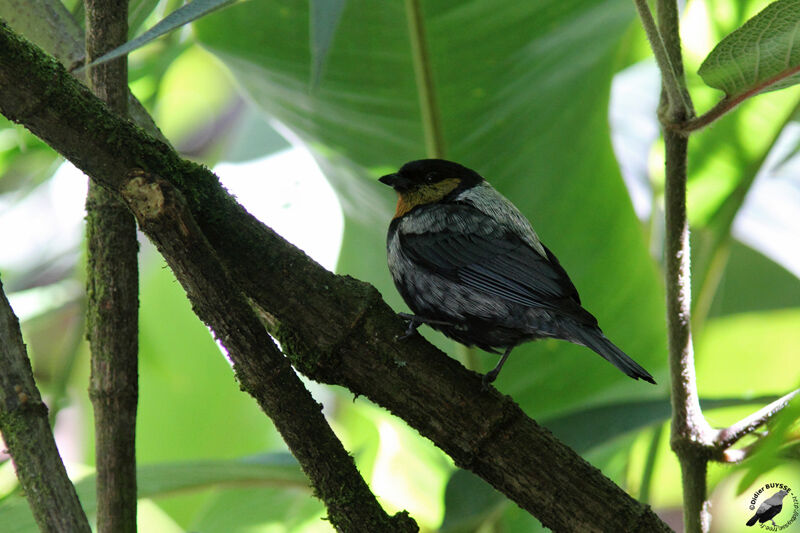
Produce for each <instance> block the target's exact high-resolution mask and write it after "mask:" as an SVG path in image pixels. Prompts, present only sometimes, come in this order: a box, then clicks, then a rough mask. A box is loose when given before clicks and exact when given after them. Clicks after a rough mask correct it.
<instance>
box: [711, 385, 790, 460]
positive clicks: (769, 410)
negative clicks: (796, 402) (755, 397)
mask: <svg viewBox="0 0 800 533" xmlns="http://www.w3.org/2000/svg"><path fill="white" fill-rule="evenodd" d="M798 394H800V389H796V390H793V391H792V392H790V393H789V394H786V395H785V396H782V397H781V398H778V399H777V400H775V401H774V402H772V403H770V404H768V405H765V406H764V407H762V408H761V409H759V410H758V411H756V412H755V413H753V414H751V415H749V416H747V417H745V418H743V419H741V420H739V421H738V422H736V423H735V424H733V425H731V426H728V427H727V428H725V429H722V430H719V432H717V436H716V438H715V439H714V447H715V448H716V451H717V454H720V455H721V454H722V453H724V452H725V451H726V450H727V449H728V448H730V447H731V446H733V445H734V444H736V442H737V441H739V439H741V438H742V437H744V436H745V435H749V434H750V433H752V432H753V431H755V430H756V429H757V428H758V427H760V426H763V425H764V424H766V423H767V422H769V421H770V420H771V419H772V417H774V416H775V415H777V414H778V413H779V412H781V411H782V410H783V408H784V407H786V406H787V405H789V402H791V401H792V399H793V398H794V397H795V396H797V395H798Z"/></svg>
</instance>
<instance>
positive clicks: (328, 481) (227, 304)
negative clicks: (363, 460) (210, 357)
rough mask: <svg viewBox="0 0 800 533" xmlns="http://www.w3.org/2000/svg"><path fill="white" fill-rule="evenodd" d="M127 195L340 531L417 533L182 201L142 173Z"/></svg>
mask: <svg viewBox="0 0 800 533" xmlns="http://www.w3.org/2000/svg"><path fill="white" fill-rule="evenodd" d="M122 195H123V197H124V198H125V200H126V201H127V203H128V205H129V206H130V208H131V210H132V211H133V212H134V213H135V214H136V218H137V220H138V221H139V226H140V227H141V228H142V230H143V231H144V232H145V233H147V236H148V237H149V238H150V239H151V240H152V241H153V242H154V243H155V245H156V246H157V247H158V250H159V251H160V252H161V254H162V255H163V256H164V258H165V259H166V261H167V263H168V264H169V266H170V268H171V269H172V271H173V272H174V273H175V276H176V277H177V278H178V280H179V281H180V283H181V285H182V286H183V288H184V289H185V290H186V294H187V295H188V297H189V300H190V301H191V302H192V307H193V309H194V312H195V313H196V314H197V316H198V317H200V319H201V320H203V322H205V323H206V324H207V325H208V326H209V327H210V328H211V329H212V330H213V331H214V333H215V335H216V337H217V339H219V341H220V342H221V343H222V344H223V346H225V348H226V349H227V351H228V357H230V359H231V361H233V363H234V371H235V373H236V377H237V378H238V380H239V383H240V384H241V386H242V388H243V389H244V390H246V391H247V392H248V393H250V394H251V395H252V396H253V397H254V398H255V399H256V401H257V402H258V404H259V405H260V406H261V408H262V409H263V410H264V412H265V413H266V414H267V415H268V416H269V417H270V418H271V419H272V421H273V422H274V423H275V427H276V428H277V429H278V431H279V432H280V434H281V436H282V437H283V439H284V440H285V441H286V444H287V445H288V446H289V449H290V450H291V452H292V454H293V455H294V456H295V457H296V458H297V460H298V461H299V462H300V465H301V466H302V468H303V471H304V472H305V473H306V475H307V476H308V477H309V479H310V480H311V483H312V485H313V487H314V491H315V494H316V495H317V497H319V498H320V499H321V500H322V501H323V502H324V503H325V505H326V507H327V508H328V518H329V520H330V521H331V524H332V525H333V526H334V527H335V528H336V529H337V531H343V532H359V531H387V532H394V531H397V532H406V531H418V528H417V526H416V524H415V522H414V520H412V519H411V518H409V516H408V515H407V514H406V513H400V514H398V515H395V516H394V517H390V516H388V515H387V514H386V513H385V512H384V511H383V509H382V508H381V506H380V505H379V504H378V502H377V500H376V499H375V496H374V495H373V494H372V492H370V489H369V487H368V486H367V484H366V482H365V481H364V479H363V478H362V477H361V476H360V474H359V473H358V470H356V466H355V464H354V462H353V458H352V457H350V455H348V453H347V451H346V450H345V449H344V447H343V446H342V443H341V442H340V441H339V439H338V438H337V437H336V435H335V434H334V433H333V430H332V429H331V428H330V426H329V425H328V423H327V422H326V420H325V417H324V416H323V415H322V406H321V405H319V404H318V403H317V402H316V401H314V399H313V398H312V397H311V394H310V393H309V392H308V390H307V389H306V388H305V386H304V385H303V383H302V382H301V381H300V378H298V377H297V374H295V372H294V370H293V369H292V367H291V365H290V364H289V361H288V360H287V359H286V358H285V357H284V356H283V354H282V353H281V352H280V351H279V350H278V348H277V347H276V346H275V343H274V342H273V341H272V339H270V337H269V334H268V333H267V331H266V330H265V329H264V327H263V325H262V324H261V322H260V321H259V319H258V318H257V316H256V314H255V312H254V310H253V308H252V307H251V306H250V304H249V303H248V301H247V299H246V298H245V296H244V295H243V294H242V293H241V291H240V289H239V288H238V287H237V286H236V285H235V284H234V282H233V281H232V280H231V278H230V276H229V274H228V272H227V270H226V269H225V268H224V267H223V266H222V264H221V263H220V261H219V259H218V258H217V254H216V252H215V251H214V249H213V248H212V247H211V245H210V244H209V243H208V241H207V240H206V238H205V236H204V235H203V233H202V231H201V230H200V228H199V227H198V226H197V223H196V222H195V220H194V217H193V216H192V214H191V213H190V212H189V210H188V208H187V207H186V203H185V201H184V200H183V197H182V195H181V194H180V193H179V192H177V191H176V190H175V188H174V187H173V186H172V185H170V184H169V183H168V182H166V181H164V180H162V179H158V178H157V177H155V176H153V175H150V174H147V173H145V172H143V171H134V172H132V173H131V175H130V180H128V181H127V182H126V183H125V184H124V185H123V189H122Z"/></svg>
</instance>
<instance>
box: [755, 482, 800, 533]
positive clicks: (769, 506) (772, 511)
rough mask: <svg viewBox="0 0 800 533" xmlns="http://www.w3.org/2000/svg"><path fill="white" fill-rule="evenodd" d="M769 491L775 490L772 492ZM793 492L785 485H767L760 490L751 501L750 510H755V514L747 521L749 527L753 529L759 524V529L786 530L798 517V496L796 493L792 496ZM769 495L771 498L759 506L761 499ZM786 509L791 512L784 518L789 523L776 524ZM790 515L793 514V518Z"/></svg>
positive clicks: (787, 512)
mask: <svg viewBox="0 0 800 533" xmlns="http://www.w3.org/2000/svg"><path fill="white" fill-rule="evenodd" d="M769 489H773V490H772V491H771V490H769ZM774 489H778V490H774ZM791 492H792V489H791V488H789V487H788V486H787V485H785V484H783V483H767V484H766V485H764V486H763V487H761V488H759V489H758V490H757V491H756V492H755V493H754V494H753V497H752V499H751V500H750V510H751V511H752V510H755V513H754V514H753V516H751V517H750V519H749V520H748V521H747V523H746V524H747V526H749V527H752V526H754V525H756V524H759V527H761V528H766V529H768V530H770V531H780V530H783V529H786V528H787V527H788V526H789V524H791V523H792V522H794V521H795V520H796V519H797V516H798V502H797V496H796V495H795V494H794V493H792V494H790V493H791ZM767 494H770V496H769V498H766V499H765V500H763V501H762V502H761V503H760V504H759V503H758V500H759V498H762V497H763V496H766V495H767ZM787 496H788V498H787ZM756 505H758V508H756ZM784 507H788V509H789V510H788V511H785V512H784V515H785V516H783V517H782V518H784V519H787V520H788V521H787V522H786V523H784V524H779V523H776V522H775V517H777V516H778V515H779V514H780V513H781V511H783V510H784ZM789 513H791V517H790V516H789Z"/></svg>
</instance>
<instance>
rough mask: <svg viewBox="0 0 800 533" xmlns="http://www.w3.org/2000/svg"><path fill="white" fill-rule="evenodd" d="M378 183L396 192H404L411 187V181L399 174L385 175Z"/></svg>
mask: <svg viewBox="0 0 800 533" xmlns="http://www.w3.org/2000/svg"><path fill="white" fill-rule="evenodd" d="M378 181H380V182H381V183H383V184H385V185H388V186H389V187H392V188H393V189H394V190H396V191H406V190H408V188H409V187H410V186H411V181H410V180H409V179H408V178H405V177H403V176H401V175H400V174H387V175H385V176H383V177H382V178H380V179H379V180H378Z"/></svg>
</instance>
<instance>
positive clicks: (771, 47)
mask: <svg viewBox="0 0 800 533" xmlns="http://www.w3.org/2000/svg"><path fill="white" fill-rule="evenodd" d="M698 74H700V76H701V77H702V78H703V81H705V82H706V83H707V84H708V85H710V86H711V87H714V88H716V89H720V90H722V91H724V92H725V95H726V99H728V100H743V99H744V98H747V97H749V96H753V95H755V94H758V93H760V92H764V91H774V90H777V89H783V88H785V87H789V86H791V85H794V84H796V83H800V0H779V1H778V2H774V3H772V4H770V5H769V6H767V7H766V8H765V9H764V10H763V11H761V12H760V13H758V14H757V15H756V16H754V17H753V18H751V19H750V20H748V21H747V22H746V23H745V24H744V25H743V26H742V27H741V28H739V29H737V30H736V31H734V32H733V33H731V34H730V35H728V36H727V37H725V38H724V39H723V40H722V41H721V42H720V43H719V44H718V45H717V46H716V47H715V48H714V50H712V51H711V53H710V54H709V55H708V57H707V58H706V59H705V61H703V64H702V65H700V70H699V71H698Z"/></svg>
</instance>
